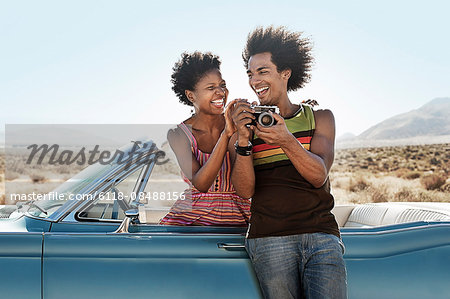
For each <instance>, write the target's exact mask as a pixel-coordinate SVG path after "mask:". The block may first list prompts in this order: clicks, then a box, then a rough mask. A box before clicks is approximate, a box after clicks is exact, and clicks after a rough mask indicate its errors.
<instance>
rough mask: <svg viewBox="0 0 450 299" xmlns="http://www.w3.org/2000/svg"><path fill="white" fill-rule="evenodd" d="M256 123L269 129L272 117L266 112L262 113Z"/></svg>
mask: <svg viewBox="0 0 450 299" xmlns="http://www.w3.org/2000/svg"><path fill="white" fill-rule="evenodd" d="M258 122H259V124H260V125H261V126H263V127H270V126H272V125H273V123H274V118H273V116H272V115H271V114H270V113H268V112H263V113H261V115H260V116H259V118H258Z"/></svg>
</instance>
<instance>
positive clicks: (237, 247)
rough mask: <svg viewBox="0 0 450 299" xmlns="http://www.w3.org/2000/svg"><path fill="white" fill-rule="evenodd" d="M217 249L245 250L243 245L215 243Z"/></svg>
mask: <svg viewBox="0 0 450 299" xmlns="http://www.w3.org/2000/svg"><path fill="white" fill-rule="evenodd" d="M217 247H218V248H220V249H225V250H233V249H234V250H235V249H245V245H242V244H229V243H217Z"/></svg>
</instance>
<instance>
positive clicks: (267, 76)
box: [247, 52, 290, 105]
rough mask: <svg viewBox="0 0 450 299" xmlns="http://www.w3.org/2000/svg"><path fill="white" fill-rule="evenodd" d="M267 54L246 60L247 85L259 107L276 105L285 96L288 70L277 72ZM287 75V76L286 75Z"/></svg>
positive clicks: (270, 56)
mask: <svg viewBox="0 0 450 299" xmlns="http://www.w3.org/2000/svg"><path fill="white" fill-rule="evenodd" d="M271 58H272V54H271V53H269V52H264V53H259V54H255V55H253V56H251V57H250V59H249V60H248V68H247V75H248V83H249V84H250V87H251V88H252V89H253V91H254V92H255V93H256V95H257V96H258V99H259V102H260V103H261V105H277V104H278V102H279V100H280V98H281V97H282V96H283V95H287V82H288V80H289V75H290V70H287V71H282V72H278V70H277V66H276V65H275V64H274V63H273V62H272V59H271ZM286 72H287V73H288V74H287V73H286Z"/></svg>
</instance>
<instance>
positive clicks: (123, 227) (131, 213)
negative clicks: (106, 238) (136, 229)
mask: <svg viewBox="0 0 450 299" xmlns="http://www.w3.org/2000/svg"><path fill="white" fill-rule="evenodd" d="M138 219H139V210H138V209H130V210H126V211H125V219H123V221H122V223H121V224H120V226H119V227H118V228H117V229H116V230H115V231H114V233H115V234H127V233H129V231H128V228H129V227H130V223H136V220H138Z"/></svg>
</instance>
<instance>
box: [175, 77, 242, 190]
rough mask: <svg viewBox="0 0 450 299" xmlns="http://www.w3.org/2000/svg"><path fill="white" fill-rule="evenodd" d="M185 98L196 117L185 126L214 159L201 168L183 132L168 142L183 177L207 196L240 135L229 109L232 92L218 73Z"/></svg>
mask: <svg viewBox="0 0 450 299" xmlns="http://www.w3.org/2000/svg"><path fill="white" fill-rule="evenodd" d="M185 94H186V96H187V98H188V99H189V101H191V103H192V104H193V106H194V109H195V114H194V115H193V116H192V117H190V118H188V119H187V120H185V121H184V123H185V124H186V125H187V126H188V127H190V129H191V130H192V133H193V135H194V137H195V139H196V141H197V145H198V148H199V149H200V150H201V151H202V152H204V153H211V155H210V157H209V159H208V161H207V162H206V163H205V164H204V165H203V166H200V164H199V163H198V161H197V159H196V158H195V156H194V155H193V154H192V151H191V146H190V143H189V139H188V138H187V136H186V134H185V133H184V132H183V131H182V130H181V129H180V128H176V129H174V130H171V131H169V133H168V135H167V138H168V141H169V143H170V146H171V147H172V149H173V150H174V152H175V155H176V156H177V160H178V163H179V165H180V167H181V169H182V170H183V173H184V174H185V175H186V176H187V177H188V178H189V179H190V181H191V182H192V184H193V185H194V187H195V188H197V189H198V190H199V191H201V192H207V191H208V189H209V187H210V186H211V185H212V184H213V182H214V180H215V179H216V176H217V173H218V172H219V169H220V167H221V166H222V162H223V158H224V156H225V154H226V152H227V147H228V142H229V140H230V137H231V136H232V135H233V134H234V132H235V131H236V129H235V126H234V124H233V121H232V119H231V114H230V112H231V111H230V110H229V109H225V105H226V102H227V97H228V89H227V87H226V83H225V80H223V78H222V75H221V73H220V71H219V70H218V69H215V70H211V71H209V72H207V73H205V74H204V75H203V77H201V78H200V79H199V81H198V82H197V84H196V85H195V88H194V90H186V91H185ZM230 104H232V105H233V104H234V101H233V102H231V103H230Z"/></svg>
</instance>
